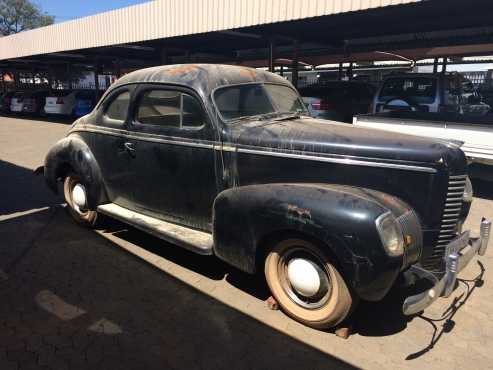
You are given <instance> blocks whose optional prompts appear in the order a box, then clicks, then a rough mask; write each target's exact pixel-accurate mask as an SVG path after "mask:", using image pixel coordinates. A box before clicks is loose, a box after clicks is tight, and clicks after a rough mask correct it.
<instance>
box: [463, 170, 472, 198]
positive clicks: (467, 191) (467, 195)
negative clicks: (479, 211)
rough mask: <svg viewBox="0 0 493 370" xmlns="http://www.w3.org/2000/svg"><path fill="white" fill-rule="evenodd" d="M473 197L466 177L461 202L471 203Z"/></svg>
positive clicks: (469, 182) (470, 184)
mask: <svg viewBox="0 0 493 370" xmlns="http://www.w3.org/2000/svg"><path fill="white" fill-rule="evenodd" d="M473 196H474V192H473V189H472V183H471V180H470V179H469V176H468V177H466V186H465V187H464V194H463V195H462V200H463V201H464V202H467V203H471V202H472V197H473Z"/></svg>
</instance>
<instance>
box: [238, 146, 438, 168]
mask: <svg viewBox="0 0 493 370" xmlns="http://www.w3.org/2000/svg"><path fill="white" fill-rule="evenodd" d="M238 152H239V153H248V154H258V155H267V156H272V157H283V158H293V159H306V160H309V161H317V162H328V163H340V164H351V165H356V166H365V167H379V168H393V169H400V170H410V171H420V172H427V173H436V172H437V171H436V169H434V168H429V167H420V166H412V165H404V164H394V163H385V162H368V161H361V160H357V159H350V158H329V157H319V156H313V155H306V154H293V153H284V152H272V151H264V150H256V149H246V148H241V147H239V148H238Z"/></svg>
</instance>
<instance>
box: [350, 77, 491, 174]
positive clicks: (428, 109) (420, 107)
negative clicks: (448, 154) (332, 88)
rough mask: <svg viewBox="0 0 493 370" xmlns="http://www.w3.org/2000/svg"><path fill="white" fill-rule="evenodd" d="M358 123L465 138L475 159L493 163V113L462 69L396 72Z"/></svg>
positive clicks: (466, 148)
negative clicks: (450, 71) (448, 71)
mask: <svg viewBox="0 0 493 370" xmlns="http://www.w3.org/2000/svg"><path fill="white" fill-rule="evenodd" d="M353 124H354V125H356V126H363V127H369V128H375V129H383V130H388V131H393V132H399V133H405V134H413V135H421V136H425V137H432V138H437V139H446V140H455V141H461V142H462V143H463V145H462V147H461V149H462V150H463V151H464V152H465V153H466V156H467V157H468V159H469V161H470V162H474V163H477V164H480V165H492V164H493V114H492V112H491V108H490V106H489V105H488V104H485V103H483V102H482V98H481V95H480V94H479V93H478V92H477V91H476V90H475V89H474V87H473V85H472V83H471V82H470V81H469V80H467V79H466V78H464V77H462V76H460V75H459V74H457V73H451V74H448V73H447V74H431V73H407V74H402V75H391V76H390V77H388V78H386V79H385V80H384V81H383V83H382V84H381V86H380V88H379V89H378V91H377V93H376V95H375V98H374V101H373V114H366V115H358V116H355V117H353Z"/></svg>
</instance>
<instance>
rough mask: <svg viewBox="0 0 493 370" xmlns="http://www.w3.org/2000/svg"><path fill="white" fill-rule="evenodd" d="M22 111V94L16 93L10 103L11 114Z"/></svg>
mask: <svg viewBox="0 0 493 370" xmlns="http://www.w3.org/2000/svg"><path fill="white" fill-rule="evenodd" d="M23 109H24V93H23V92H16V93H15V94H14V96H13V97H12V100H11V101H10V111H11V112H22V110H23Z"/></svg>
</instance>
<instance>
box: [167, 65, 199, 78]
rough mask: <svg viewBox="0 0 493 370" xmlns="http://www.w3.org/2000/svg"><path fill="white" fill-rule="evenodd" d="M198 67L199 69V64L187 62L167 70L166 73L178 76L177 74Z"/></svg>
mask: <svg viewBox="0 0 493 370" xmlns="http://www.w3.org/2000/svg"><path fill="white" fill-rule="evenodd" d="M197 69H198V65H196V64H185V65H181V66H177V67H174V68H170V69H168V70H166V71H165V73H166V74H168V75H171V76H177V75H182V74H186V73H190V72H194V71H195V70H197Z"/></svg>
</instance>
